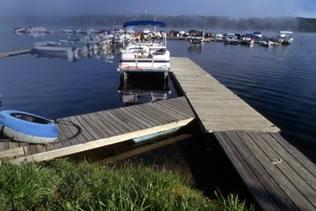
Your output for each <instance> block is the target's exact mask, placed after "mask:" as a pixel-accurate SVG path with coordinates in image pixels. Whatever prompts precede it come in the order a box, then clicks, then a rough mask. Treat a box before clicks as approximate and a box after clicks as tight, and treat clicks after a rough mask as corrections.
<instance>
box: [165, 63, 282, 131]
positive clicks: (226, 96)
mask: <svg viewBox="0 0 316 211" xmlns="http://www.w3.org/2000/svg"><path fill="white" fill-rule="evenodd" d="M171 71H172V73H173V74H174V78H175V80H176V82H177V83H178V84H179V86H180V87H181V89H182V91H183V93H184V94H185V96H186V97H187V99H188V101H189V103H190V104H191V106H192V108H193V110H194V111H195V113H196V114H197V117H198V119H199V120H200V121H201V123H202V125H203V126H204V128H203V129H204V130H205V131H206V132H216V131H231V130H248V131H253V130H254V129H256V131H262V132H279V131H280V130H279V128H277V127H276V126H274V125H273V124H272V123H271V122H270V121H269V120H267V119H266V118H265V117H263V116H262V115H261V114H259V113H258V112H257V111H256V110H255V109H253V108H252V107H251V106H250V105H248V104H247V103H246V102H245V101H243V100H242V99H241V98H239V97H238V96H237V95H236V94H234V93H233V92H232V91H230V90H229V89H227V88H226V87H225V86H224V85H222V84H221V83H220V82H218V81H217V80H216V79H215V78H213V77H212V76H211V75H210V74H208V73H207V72H206V71H204V70H203V69H202V68H201V67H199V66H198V65H197V64H195V63H194V62H192V61H191V60H190V59H187V58H172V59H171ZM236 111H238V112H236ZM239 111H240V112H239ZM216 114H218V116H217V118H214V115H216ZM225 114H226V115H225ZM231 114H233V115H234V118H232V115H231ZM225 116H226V118H225ZM249 117H251V118H249Z"/></svg>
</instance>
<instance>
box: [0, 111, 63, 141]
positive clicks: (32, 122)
mask: <svg viewBox="0 0 316 211" xmlns="http://www.w3.org/2000/svg"><path fill="white" fill-rule="evenodd" d="M0 126H1V128H2V132H3V134H4V135H5V136H7V137H9V138H12V139H13V140H15V141H21V142H27V143H34V144H45V143H51V142H54V141H56V139H57V138H58V133H59V132H58V127H57V125H56V124H55V123H54V122H53V121H52V120H49V119H46V118H43V117H40V116H36V115H34V114H30V113H26V112H22V111H14V110H6V111H1V112H0Z"/></svg>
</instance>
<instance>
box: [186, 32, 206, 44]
mask: <svg viewBox="0 0 316 211" xmlns="http://www.w3.org/2000/svg"><path fill="white" fill-rule="evenodd" d="M187 40H188V41H189V44H194V45H199V44H202V42H203V41H204V31H203V30H196V29H192V30H190V31H189V36H188V37H187Z"/></svg>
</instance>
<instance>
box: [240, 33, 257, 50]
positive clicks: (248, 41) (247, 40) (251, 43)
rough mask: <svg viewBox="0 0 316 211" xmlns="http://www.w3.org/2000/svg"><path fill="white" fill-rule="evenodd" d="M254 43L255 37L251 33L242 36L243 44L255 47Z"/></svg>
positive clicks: (241, 42) (241, 41)
mask: <svg viewBox="0 0 316 211" xmlns="http://www.w3.org/2000/svg"><path fill="white" fill-rule="evenodd" d="M254 43H255V40H254V37H253V36H251V35H249V34H246V35H244V36H241V38H240V44H241V45H247V46H249V47H253V46H254Z"/></svg>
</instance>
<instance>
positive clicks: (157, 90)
mask: <svg viewBox="0 0 316 211" xmlns="http://www.w3.org/2000/svg"><path fill="white" fill-rule="evenodd" d="M118 92H119V93H120V94H121V101H122V103H123V104H124V105H126V106H127V105H134V104H140V103H146V102H155V101H159V100H166V99H168V97H169V96H170V95H171V93H172V92H171V90H170V88H169V85H168V79H164V77H163V76H162V75H161V74H157V76H153V73H151V74H150V73H148V74H147V73H133V74H130V75H129V77H128V78H127V79H126V80H124V77H121V79H120V85H119V88H118Z"/></svg>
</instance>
